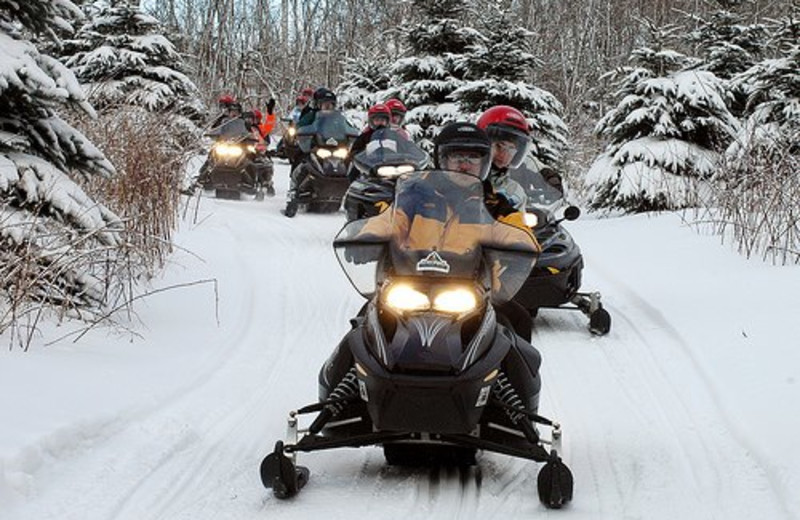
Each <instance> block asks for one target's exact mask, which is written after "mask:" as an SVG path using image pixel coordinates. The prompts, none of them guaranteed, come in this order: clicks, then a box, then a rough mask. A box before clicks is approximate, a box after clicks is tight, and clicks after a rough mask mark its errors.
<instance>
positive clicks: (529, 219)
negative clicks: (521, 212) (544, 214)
mask: <svg viewBox="0 0 800 520" xmlns="http://www.w3.org/2000/svg"><path fill="white" fill-rule="evenodd" d="M525 225H526V226H528V227H529V228H535V227H536V226H538V225H539V217H537V216H536V213H525Z"/></svg>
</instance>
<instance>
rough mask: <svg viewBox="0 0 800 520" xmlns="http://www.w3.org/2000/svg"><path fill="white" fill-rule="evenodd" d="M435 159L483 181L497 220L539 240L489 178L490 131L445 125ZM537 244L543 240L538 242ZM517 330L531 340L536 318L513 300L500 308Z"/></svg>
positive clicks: (442, 165)
mask: <svg viewBox="0 0 800 520" xmlns="http://www.w3.org/2000/svg"><path fill="white" fill-rule="evenodd" d="M433 161H434V166H435V167H436V168H439V169H442V170H449V171H457V172H461V173H468V174H470V175H473V176H475V177H478V178H480V179H481V181H483V192H484V204H485V205H486V208H487V209H488V210H489V213H490V214H491V215H492V217H494V219H495V220H498V221H500V222H504V223H506V224H510V225H512V226H515V227H518V228H520V229H523V230H525V231H526V232H527V233H528V234H530V236H531V239H532V240H533V241H534V242H536V238H535V237H534V236H533V232H532V231H531V229H530V228H529V227H528V226H527V225H526V224H525V214H524V213H523V212H521V211H519V209H518V208H516V207H514V204H512V203H511V201H509V199H508V198H507V197H506V196H505V195H504V194H503V193H501V192H498V191H496V190H495V188H494V186H493V184H492V182H491V181H490V180H489V173H490V171H491V166H492V142H491V140H490V139H489V136H488V134H487V133H486V132H485V131H483V130H482V129H481V128H479V127H478V126H477V125H474V124H472V123H452V124H450V125H447V126H445V127H444V128H443V129H442V131H441V132H440V133H439V135H438V136H437V137H436V139H435V140H434V150H433ZM536 245H537V247H539V244H538V243H536ZM497 310H498V311H499V312H500V313H501V314H502V315H503V316H505V317H506V318H508V321H509V324H510V325H511V326H512V328H513V329H514V331H515V332H516V333H517V334H518V335H519V336H521V337H522V338H524V339H525V340H526V341H530V339H531V333H532V329H533V319H532V318H531V315H530V313H529V312H528V311H527V310H525V309H524V308H523V307H522V306H521V305H519V304H518V303H516V302H514V301H513V300H511V301H509V302H508V303H506V304H503V305H501V306H499V307H498V308H497Z"/></svg>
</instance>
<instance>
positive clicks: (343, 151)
mask: <svg viewBox="0 0 800 520" xmlns="http://www.w3.org/2000/svg"><path fill="white" fill-rule="evenodd" d="M333 156H334V157H336V158H337V159H347V148H337V149H336V150H335V151H334V152H333Z"/></svg>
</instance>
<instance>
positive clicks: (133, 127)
mask: <svg viewBox="0 0 800 520" xmlns="http://www.w3.org/2000/svg"><path fill="white" fill-rule="evenodd" d="M167 117H169V116H165V115H159V114H153V113H149V112H145V111H143V110H137V109H127V110H119V111H116V112H113V113H107V114H104V115H101V116H100V117H99V119H97V120H92V121H85V122H82V124H79V126H80V128H81V129H82V130H83V131H84V132H85V133H86V134H87V135H88V136H89V137H90V138H91V139H92V141H93V142H95V143H97V144H98V146H99V147H100V148H101V149H103V150H104V151H105V153H106V155H107V157H108V158H109V160H111V162H112V164H114V166H115V167H116V169H117V175H116V176H115V177H113V178H111V179H92V180H91V181H87V183H86V188H87V190H88V191H89V192H90V193H91V194H92V195H93V196H95V197H96V198H97V199H98V200H101V201H103V203H104V204H105V205H107V206H108V207H109V208H110V209H111V210H112V211H114V212H115V213H116V214H117V215H119V216H120V217H121V218H122V219H123V221H124V223H125V235H126V242H127V244H128V245H129V247H131V249H132V251H135V252H136V256H137V257H138V261H137V262H136V263H137V264H138V266H137V269H135V270H136V271H139V273H140V274H141V273H147V274H152V272H154V271H155V270H157V269H160V268H161V267H163V265H164V261H165V259H166V257H167V256H168V255H169V254H170V253H171V252H172V234H173V231H174V230H175V228H176V226H177V222H178V216H179V205H180V189H181V184H182V182H183V173H182V172H183V169H184V164H185V163H186V161H187V160H188V158H189V157H190V154H191V151H192V146H191V145H193V144H194V143H191V142H190V140H189V139H188V138H187V137H186V135H183V136H181V138H180V140H179V139H176V135H175V133H174V131H175V128H174V126H173V125H170V124H168V123H169V121H167V120H166V118H167Z"/></svg>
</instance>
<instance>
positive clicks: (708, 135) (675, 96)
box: [586, 25, 738, 212]
mask: <svg viewBox="0 0 800 520" xmlns="http://www.w3.org/2000/svg"><path fill="white" fill-rule="evenodd" d="M649 30H650V34H651V39H652V41H653V43H654V44H655V45H653V46H652V47H643V48H639V49H636V50H634V51H633V53H632V56H631V61H633V63H634V66H632V67H626V68H625V69H623V70H621V71H616V72H614V73H612V75H613V76H614V77H617V78H620V76H621V79H620V80H619V86H620V88H619V90H618V92H617V93H616V97H617V99H618V100H619V101H618V103H619V104H618V106H616V107H615V108H613V109H612V110H610V111H609V112H608V113H607V114H606V115H605V116H604V117H603V118H602V119H601V120H600V121H599V122H598V124H597V126H596V128H595V132H596V133H597V134H598V135H599V136H601V137H604V138H606V139H608V140H609V141H610V142H609V144H608V146H607V147H606V149H605V151H604V152H603V153H602V154H601V155H600V156H599V157H598V158H597V159H596V160H595V162H594V163H593V164H592V166H591V168H590V170H589V172H588V173H587V176H586V183H587V185H588V186H589V187H590V203H591V206H592V207H594V208H616V209H622V210H625V211H628V212H640V211H653V210H664V209H675V208H681V207H686V206H689V205H691V204H693V203H695V202H696V200H695V198H696V193H694V191H693V190H694V186H692V182H690V181H691V180H692V179H701V180H702V179H708V178H709V177H710V176H711V174H712V173H713V171H714V168H715V162H716V160H717V158H718V152H719V151H720V150H721V149H722V148H723V147H724V146H725V145H727V143H728V142H730V139H731V138H732V135H733V134H734V133H735V130H736V127H737V126H738V124H737V121H736V120H735V118H734V117H733V116H732V115H731V114H730V112H729V111H728V109H727V107H726V106H725V103H724V100H723V96H724V88H723V85H722V83H721V81H720V80H719V78H717V77H716V76H714V74H712V73H710V72H707V71H691V70H690V71H686V70H681V69H682V67H684V66H685V65H686V64H690V63H691V61H690V60H689V59H688V58H687V57H686V56H684V55H682V54H680V53H678V52H676V51H674V50H671V49H669V48H667V47H666V45H667V44H668V43H669V42H670V41H673V38H674V34H675V31H676V30H677V28H676V27H674V26H672V27H665V28H663V29H659V28H656V27H654V26H652V25H650V27H649Z"/></svg>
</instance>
